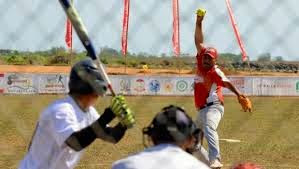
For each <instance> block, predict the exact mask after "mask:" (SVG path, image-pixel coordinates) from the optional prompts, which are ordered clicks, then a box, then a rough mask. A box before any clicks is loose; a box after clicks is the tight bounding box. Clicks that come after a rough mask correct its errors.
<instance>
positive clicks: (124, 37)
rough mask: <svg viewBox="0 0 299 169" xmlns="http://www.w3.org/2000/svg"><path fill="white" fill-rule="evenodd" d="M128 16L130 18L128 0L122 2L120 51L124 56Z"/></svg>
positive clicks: (126, 42)
mask: <svg viewBox="0 0 299 169" xmlns="http://www.w3.org/2000/svg"><path fill="white" fill-rule="evenodd" d="M129 16H130V0H124V17H123V31H122V37H121V50H122V53H123V55H124V56H125V55H126V54H127V47H128V28H129Z"/></svg>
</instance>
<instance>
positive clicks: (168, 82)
mask: <svg viewBox="0 0 299 169" xmlns="http://www.w3.org/2000/svg"><path fill="white" fill-rule="evenodd" d="M163 88H164V90H165V92H168V93H170V92H172V89H173V83H171V80H166V81H165V82H164V87H163Z"/></svg>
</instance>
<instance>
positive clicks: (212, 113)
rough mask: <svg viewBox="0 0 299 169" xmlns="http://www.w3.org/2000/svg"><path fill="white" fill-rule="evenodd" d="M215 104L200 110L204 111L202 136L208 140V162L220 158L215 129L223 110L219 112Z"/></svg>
mask: <svg viewBox="0 0 299 169" xmlns="http://www.w3.org/2000/svg"><path fill="white" fill-rule="evenodd" d="M217 106H218V105H213V106H210V107H207V108H206V109H207V110H206V111H205V112H202V113H205V115H203V117H205V119H204V120H203V121H204V122H205V123H204V124H203V130H204V136H205V138H206V140H207V142H208V147H209V160H210V162H211V161H213V160H215V159H220V147H219V136H218V133H217V131H216V130H217V127H218V124H219V122H220V120H221V118H222V113H223V112H221V109H219V108H218V107H217ZM219 106H222V105H219Z"/></svg>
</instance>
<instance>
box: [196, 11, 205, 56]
mask: <svg viewBox="0 0 299 169" xmlns="http://www.w3.org/2000/svg"><path fill="white" fill-rule="evenodd" d="M205 13H206V11H205V10H204V9H198V10H197V11H196V16H197V17H196V24H195V33H194V41H195V46H196V49H197V53H200V52H201V50H202V43H203V40H204V37H203V31H202V21H203V18H204V15H205Z"/></svg>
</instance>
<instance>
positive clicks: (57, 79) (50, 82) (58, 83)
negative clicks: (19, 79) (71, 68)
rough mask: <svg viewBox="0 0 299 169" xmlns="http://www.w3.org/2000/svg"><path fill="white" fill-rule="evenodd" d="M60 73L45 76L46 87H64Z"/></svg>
mask: <svg viewBox="0 0 299 169" xmlns="http://www.w3.org/2000/svg"><path fill="white" fill-rule="evenodd" d="M62 80H63V77H62V75H55V76H47V77H46V84H45V87H46V88H64V84H63V81H62Z"/></svg>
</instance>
